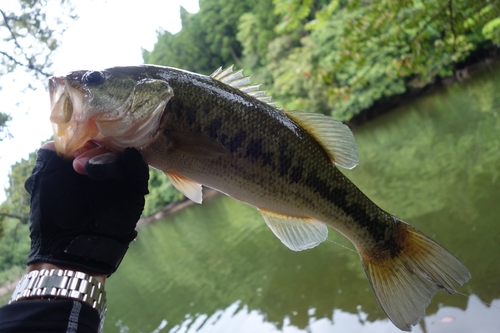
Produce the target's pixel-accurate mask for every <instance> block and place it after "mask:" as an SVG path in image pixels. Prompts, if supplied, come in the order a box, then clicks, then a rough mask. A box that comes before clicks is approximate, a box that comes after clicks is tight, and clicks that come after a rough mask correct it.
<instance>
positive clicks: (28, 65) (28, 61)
mask: <svg viewBox="0 0 500 333" xmlns="http://www.w3.org/2000/svg"><path fill="white" fill-rule="evenodd" d="M0 14H1V15H2V17H3V21H4V24H5V27H6V28H7V30H8V31H9V33H10V36H11V40H12V41H13V42H14V46H15V48H17V49H19V50H20V52H21V54H22V55H23V56H24V59H26V63H23V62H21V61H19V60H17V59H15V58H14V57H13V56H11V55H10V54H8V53H6V52H4V51H0V54H2V55H4V56H5V57H7V58H8V59H9V60H11V61H12V62H14V64H16V65H18V66H22V67H26V68H29V69H31V70H33V71H35V72H36V73H38V74H41V75H43V76H45V77H49V76H50V75H51V74H50V73H46V72H44V71H43V70H42V69H40V68H38V67H37V66H35V65H34V64H33V62H32V61H31V59H30V58H29V57H28V55H27V54H26V52H24V49H23V47H21V45H20V44H19V42H18V41H17V36H16V34H15V33H14V31H13V30H12V28H11V26H10V25H9V21H10V20H11V19H10V18H9V17H7V15H6V14H5V12H4V11H3V10H2V9H0Z"/></svg>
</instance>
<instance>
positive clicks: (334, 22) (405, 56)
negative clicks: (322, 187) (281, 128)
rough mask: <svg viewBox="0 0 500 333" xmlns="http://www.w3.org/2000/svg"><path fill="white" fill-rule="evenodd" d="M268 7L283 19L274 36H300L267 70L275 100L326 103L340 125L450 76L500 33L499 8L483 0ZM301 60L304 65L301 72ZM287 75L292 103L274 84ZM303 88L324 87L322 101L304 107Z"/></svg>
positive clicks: (294, 2) (289, 2)
mask: <svg viewBox="0 0 500 333" xmlns="http://www.w3.org/2000/svg"><path fill="white" fill-rule="evenodd" d="M274 3H275V6H276V11H277V12H278V13H280V14H281V15H282V17H283V22H282V23H281V24H280V25H278V29H279V31H282V32H286V33H287V32H289V31H296V30H298V29H299V30H300V29H301V32H302V33H303V34H304V35H305V37H302V39H301V40H300V42H301V45H300V46H299V47H298V48H296V49H293V50H292V51H291V52H290V53H289V55H288V56H287V57H286V59H281V60H275V63H278V62H279V63H278V65H277V66H276V65H273V66H274V68H271V70H272V72H273V73H272V75H273V77H274V78H275V82H274V89H275V91H276V93H277V94H276V95H277V97H278V99H284V98H283V97H285V98H286V100H287V103H288V104H290V105H300V106H303V107H304V108H305V109H307V110H309V111H320V112H324V110H322V109H318V108H316V106H315V105H314V104H317V105H319V106H322V105H325V104H326V105H328V109H329V110H330V112H329V113H331V114H333V115H334V116H335V117H336V118H337V119H340V120H348V119H350V118H351V117H352V116H353V115H355V114H356V113H359V112H360V111H362V110H363V109H366V108H368V107H370V106H371V105H372V104H373V103H374V102H375V101H377V100H381V99H384V98H388V97H390V96H392V95H395V94H401V93H403V92H405V91H406V89H408V88H421V87H423V86H425V85H426V84H428V83H431V82H433V81H434V80H436V79H437V78H439V77H445V76H449V75H452V74H453V70H454V65H455V64H457V63H459V62H461V61H463V60H465V59H466V57H467V56H469V55H470V54H471V52H472V51H474V50H476V49H478V48H483V47H489V46H488V45H491V44H489V43H490V41H493V42H495V41H496V42H497V43H498V36H499V35H500V33H499V31H500V24H499V23H498V22H500V21H498V16H499V15H500V5H499V4H498V2H495V1H490V0H482V1H452V0H449V1H446V2H433V1H431V2H429V1H418V0H413V1H412V0H405V1H400V0H384V1H373V2H368V3H367V2H362V1H360V0H358V1H352V2H345V3H339V2H338V1H332V2H330V3H329V4H327V5H323V7H321V8H319V9H317V7H314V6H317V4H318V3H317V2H314V1H299V0H275V1H274ZM315 8H316V9H317V10H316V12H314V9H315ZM311 13H314V19H312V20H311V19H310V17H311ZM304 57H306V58H308V59H309V61H308V62H307V65H308V66H303V64H305V62H304ZM285 63H286V64H287V65H284V64H285ZM287 67H288V69H287ZM292 71H295V72H296V77H297V79H296V80H297V82H296V83H295V85H300V86H301V87H302V88H301V89H302V91H303V92H302V93H301V94H299V95H297V96H296V97H293V95H294V93H284V92H290V89H289V88H287V87H286V86H285V85H281V84H280V82H284V83H286V82H288V80H289V79H290V78H291V76H292V75H291V74H292ZM283 78H287V79H286V80H284V79H283ZM304 78H307V80H305V79H304ZM309 80H313V81H316V82H315V83H314V84H312V83H307V81H309ZM308 86H314V87H320V88H323V89H325V91H326V100H325V101H324V102H322V103H318V101H311V100H310V98H309V92H307V89H306V87H308ZM295 92H296V90H295ZM285 105H286V104H285Z"/></svg>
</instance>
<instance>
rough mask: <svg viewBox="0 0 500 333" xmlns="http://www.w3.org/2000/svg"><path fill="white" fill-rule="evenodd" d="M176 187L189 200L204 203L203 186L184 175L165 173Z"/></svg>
mask: <svg viewBox="0 0 500 333" xmlns="http://www.w3.org/2000/svg"><path fill="white" fill-rule="evenodd" d="M165 174H166V175H167V177H168V179H169V180H170V182H171V183H172V185H174V187H175V188H176V189H177V190H179V192H181V193H182V194H184V195H185V196H186V197H187V198H188V199H190V200H192V201H194V202H196V203H198V204H201V202H202V201H203V191H202V186H201V184H198V183H196V182H194V181H192V180H191V179H189V178H186V177H184V176H182V175H179V174H177V173H172V172H165Z"/></svg>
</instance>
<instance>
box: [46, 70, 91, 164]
mask: <svg viewBox="0 0 500 333" xmlns="http://www.w3.org/2000/svg"><path fill="white" fill-rule="evenodd" d="M49 92H50V106H51V114H50V121H51V122H52V128H53V131H54V143H55V146H56V151H57V153H58V154H59V155H60V156H62V157H64V158H67V159H71V158H73V155H74V153H75V151H76V150H77V149H78V148H80V147H82V146H83V145H84V144H85V142H87V141H88V140H90V139H92V138H94V137H95V136H96V135H97V134H98V133H99V130H98V129H97V126H96V124H95V122H94V121H93V120H91V119H88V118H87V117H86V116H85V115H84V112H83V110H84V99H85V98H86V96H85V94H84V92H81V91H79V90H77V89H75V88H73V87H71V86H70V85H69V84H68V83H67V81H66V78H65V77H55V76H53V77H51V78H49Z"/></svg>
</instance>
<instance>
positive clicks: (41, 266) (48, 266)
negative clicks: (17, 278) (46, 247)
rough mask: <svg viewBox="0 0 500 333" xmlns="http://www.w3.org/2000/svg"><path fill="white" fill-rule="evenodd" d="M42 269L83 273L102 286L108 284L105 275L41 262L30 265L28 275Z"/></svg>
mask: <svg viewBox="0 0 500 333" xmlns="http://www.w3.org/2000/svg"><path fill="white" fill-rule="evenodd" d="M42 269H46V270H51V269H62V270H72V271H78V272H83V273H85V274H87V275H90V276H92V277H93V278H95V279H96V280H97V281H98V282H100V283H101V284H102V285H104V283H105V282H106V275H104V274H99V273H96V272H92V271H88V270H82V269H80V268H75V267H71V266H66V265H54V264H51V263H47V262H40V261H38V262H34V263H32V264H29V265H28V273H30V272H32V271H40V270H42Z"/></svg>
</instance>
